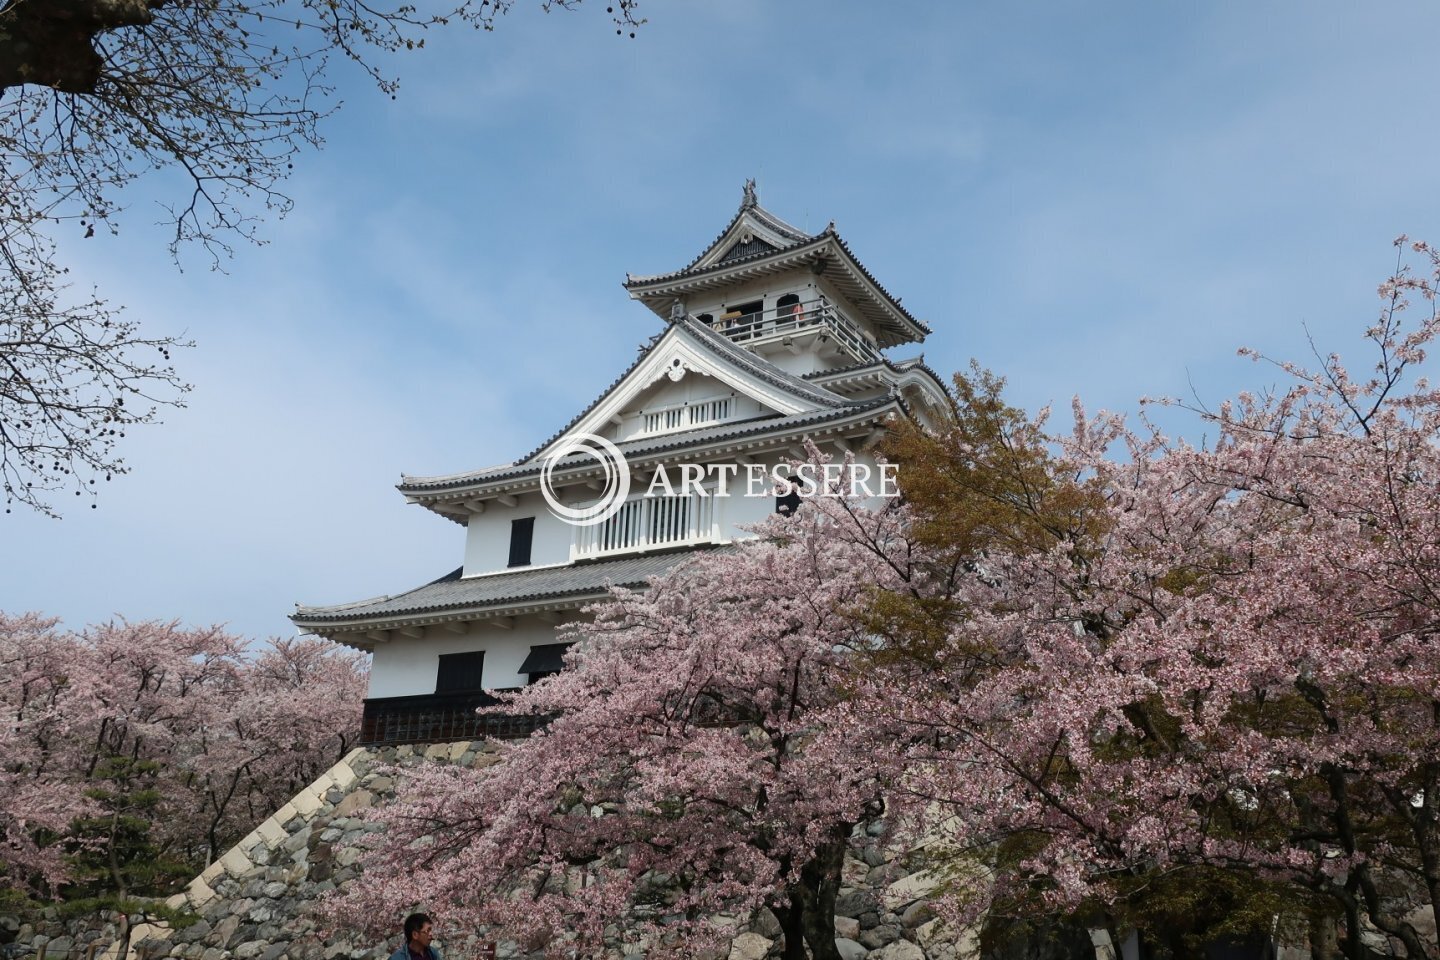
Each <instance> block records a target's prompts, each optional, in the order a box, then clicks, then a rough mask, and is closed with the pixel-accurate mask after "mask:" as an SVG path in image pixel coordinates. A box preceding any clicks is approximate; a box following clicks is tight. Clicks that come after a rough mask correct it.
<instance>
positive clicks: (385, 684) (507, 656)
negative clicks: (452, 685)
mask: <svg viewBox="0 0 1440 960" xmlns="http://www.w3.org/2000/svg"><path fill="white" fill-rule="evenodd" d="M468 626H469V630H468V631H467V632H466V633H458V634H457V633H450V632H448V631H446V630H445V629H444V628H441V627H430V628H428V629H426V631H425V635H424V636H423V637H420V638H418V639H417V638H413V637H405V636H400V635H398V634H397V635H394V637H393V639H391V640H389V641H388V642H386V643H380V644H376V645H375V659H374V661H373V662H372V664H371V667H370V694H369V696H370V697H371V698H378V697H412V696H420V695H423V694H430V693H434V692H435V678H436V673H437V671H438V670H439V666H440V659H439V658H440V655H441V654H447V653H472V652H474V651H477V650H483V651H485V674H484V681H483V682H484V685H485V688H486V689H488V690H495V689H499V688H502V687H523V686H525V684H526V683H527V682H528V681H529V677H527V676H526V675H525V674H523V673H521V672H520V665H521V664H523V663H524V662H525V657H526V656H528V655H529V653H530V648H531V647H532V646H538V645H540V644H545V643H555V642H556V640H555V626H554V625H553V624H550V623H547V622H545V621H543V620H541V619H539V618H538V617H523V616H522V617H516V618H515V620H514V624H513V626H511V627H510V628H509V629H502V628H500V627H495V626H492V625H490V624H488V623H486V622H485V621H483V620H481V621H476V622H474V623H471V624H469V625H468Z"/></svg>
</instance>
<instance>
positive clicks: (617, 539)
mask: <svg viewBox="0 0 1440 960" xmlns="http://www.w3.org/2000/svg"><path fill="white" fill-rule="evenodd" d="M719 533H720V531H719V528H718V524H717V523H716V521H715V498H714V497H713V496H699V495H697V494H694V493H689V494H686V495H684V496H678V495H677V496H669V497H661V496H657V497H647V496H644V495H639V496H634V497H630V498H629V499H628V500H626V501H625V503H624V504H622V505H621V507H620V509H619V510H618V511H616V513H615V515H614V516H613V517H610V518H608V519H607V520H605V521H604V522H603V523H597V524H593V525H591V526H588V527H576V528H575V539H574V541H573V542H572V544H571V548H570V558H571V560H580V559H585V560H589V559H591V558H593V557H604V556H609V555H611V554H617V553H634V552H637V551H641V550H649V549H654V548H660V547H664V548H671V547H683V546H689V545H693V544H701V543H714V542H715V541H716V539H717V538H718V537H719Z"/></svg>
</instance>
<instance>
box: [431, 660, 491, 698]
mask: <svg viewBox="0 0 1440 960" xmlns="http://www.w3.org/2000/svg"><path fill="white" fill-rule="evenodd" d="M484 674H485V651H484V650H477V651H476V652H474V653H442V654H440V669H439V670H437V671H436V673H435V692H436V693H469V692H470V691H473V690H483V689H485V685H484V682H483V681H484Z"/></svg>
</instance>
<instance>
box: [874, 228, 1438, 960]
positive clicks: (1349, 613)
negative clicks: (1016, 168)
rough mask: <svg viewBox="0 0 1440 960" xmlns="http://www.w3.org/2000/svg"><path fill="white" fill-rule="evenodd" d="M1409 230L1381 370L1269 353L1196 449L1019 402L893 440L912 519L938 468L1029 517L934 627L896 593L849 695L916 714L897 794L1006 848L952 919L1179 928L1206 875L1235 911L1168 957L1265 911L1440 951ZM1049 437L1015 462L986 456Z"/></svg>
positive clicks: (1424, 483)
mask: <svg viewBox="0 0 1440 960" xmlns="http://www.w3.org/2000/svg"><path fill="white" fill-rule="evenodd" d="M1410 251H1411V252H1412V253H1413V254H1417V255H1418V256H1419V257H1420V258H1421V260H1422V261H1423V263H1424V270H1423V271H1422V272H1421V273H1419V274H1416V273H1413V272H1411V270H1410V268H1408V267H1407V266H1403V265H1402V268H1401V269H1400V270H1399V272H1398V273H1397V274H1396V275H1395V276H1394V277H1393V278H1392V279H1391V280H1390V281H1389V282H1387V283H1386V284H1385V285H1384V286H1383V287H1382V288H1381V294H1382V298H1383V300H1384V308H1383V311H1382V315H1381V317H1380V319H1379V321H1378V322H1377V323H1376V324H1375V325H1374V326H1373V327H1372V328H1371V329H1370V330H1369V331H1368V334H1369V337H1370V339H1371V340H1372V341H1373V344H1374V347H1375V349H1376V351H1377V359H1376V362H1375V365H1374V368H1373V370H1372V371H1371V372H1370V373H1369V374H1368V375H1366V376H1363V377H1356V376H1354V375H1352V374H1351V373H1350V372H1349V371H1348V370H1347V368H1346V367H1345V366H1344V365H1342V363H1341V361H1340V360H1339V358H1338V357H1335V356H1330V357H1322V358H1319V361H1318V366H1317V367H1315V368H1313V369H1312V368H1309V367H1304V366H1300V365H1295V364H1290V363H1281V364H1279V367H1280V369H1281V370H1282V371H1283V372H1284V373H1285V374H1286V375H1287V376H1289V377H1290V378H1291V385H1290V386H1289V387H1288V388H1287V389H1285V390H1283V391H1278V392H1270V393H1266V394H1261V395H1251V394H1245V395H1241V396H1240V397H1238V398H1237V399H1236V400H1234V401H1232V402H1229V403H1226V404H1223V405H1221V406H1220V407H1219V408H1218V409H1215V410H1203V409H1202V410H1199V411H1198V412H1199V413H1200V415H1201V417H1202V418H1203V420H1204V422H1205V423H1206V424H1207V428H1208V430H1209V431H1210V432H1211V435H1212V437H1213V440H1211V442H1210V444H1209V445H1208V446H1206V447H1203V448H1196V447H1192V446H1189V445H1187V444H1184V443H1181V442H1177V441H1171V440H1168V439H1167V438H1165V437H1163V436H1161V435H1160V434H1159V433H1158V432H1157V431H1154V430H1144V431H1140V432H1134V431H1128V430H1126V429H1125V428H1124V427H1123V426H1122V425H1121V424H1120V423H1119V422H1118V420H1116V419H1115V418H1112V417H1107V416H1100V417H1087V416H1086V415H1085V414H1084V412H1083V411H1082V410H1080V409H1079V408H1078V406H1077V409H1076V417H1075V422H1076V426H1075V429H1074V431H1073V432H1072V433H1071V434H1070V435H1068V436H1065V437H1045V436H1044V435H1043V431H1042V429H1041V427H1040V425H1039V424H1038V423H1037V422H1035V421H1028V422H1026V421H1020V420H1016V419H1014V418H1010V419H1008V420H1007V422H1006V423H1005V424H1003V425H1002V427H1001V428H1000V429H998V430H997V431H996V433H995V437H996V438H997V439H996V441H995V442H994V443H989V444H987V443H970V444H952V445H950V446H948V447H947V446H946V445H945V444H946V442H947V439H950V440H953V438H940V439H938V440H933V441H932V443H933V445H934V446H933V447H932V450H931V454H932V455H933V456H934V458H935V459H934V462H932V463H930V464H929V465H928V466H926V464H925V461H924V460H923V458H921V459H917V460H912V461H911V462H909V463H906V464H902V469H901V477H902V478H905V477H906V476H907V474H906V470H905V467H906V466H910V467H913V468H914V469H912V470H911V472H910V474H909V476H910V478H911V479H912V480H913V479H915V478H916V475H917V473H926V472H927V471H928V474H929V478H928V479H929V481H930V482H931V483H932V484H933V485H934V486H933V488H932V489H930V490H929V491H926V490H925V489H924V488H923V486H922V487H917V488H915V491H916V495H914V496H912V506H913V507H914V509H915V510H916V511H917V513H918V514H919V517H920V519H919V520H917V523H918V524H919V525H920V526H921V527H924V526H925V525H927V524H930V525H932V526H931V528H932V529H940V530H943V529H945V527H946V524H947V523H953V522H954V521H955V517H954V516H953V514H951V513H950V512H949V508H948V506H947V502H946V501H945V500H944V499H943V498H942V497H937V496H936V495H935V494H936V493H937V492H941V491H943V490H945V489H947V485H950V486H952V487H959V488H962V489H963V490H965V491H967V492H968V494H970V495H974V496H991V495H993V493H994V492H995V490H996V489H1000V490H1001V491H1002V492H1007V496H1006V497H1005V498H1003V502H1005V503H1006V504H1008V505H1009V506H1008V508H1012V509H1014V510H1018V511H1019V512H1020V513H1022V514H1024V515H1026V516H1028V518H1029V522H1028V524H1027V526H1026V527H1025V529H1026V530H1028V531H1029V532H1030V534H1029V535H1027V536H1024V537H1014V536H1010V537H999V536H986V537H983V538H981V539H980V540H979V541H977V542H976V543H975V544H972V545H971V546H972V549H971V550H970V551H969V553H968V559H966V560H965V561H964V562H963V563H961V565H960V569H961V571H962V574H961V576H960V577H958V578H957V579H956V580H955V581H954V582H953V590H952V591H951V593H950V594H949V595H947V596H946V597H945V598H944V600H945V603H944V605H943V607H941V608H939V609H941V621H942V622H943V624H944V626H943V629H939V630H937V629H936V628H934V627H933V625H932V626H931V627H930V628H929V629H928V630H927V631H925V632H923V633H922V632H918V631H916V630H914V629H913V627H914V624H915V622H916V621H917V619H919V618H920V617H921V616H922V615H923V614H926V613H929V612H930V611H931V610H933V609H936V608H934V607H933V606H932V607H930V608H926V609H924V610H920V611H919V612H917V611H916V610H915V609H909V610H905V609H901V608H900V607H896V606H895V605H894V604H892V606H891V608H890V609H888V610H882V612H885V613H887V615H888V616H889V620H888V625H889V627H890V628H891V633H890V643H891V645H892V647H893V650H894V652H896V654H897V655H893V656H892V657H891V658H890V661H889V666H890V668H891V669H890V671H889V672H888V673H887V675H886V677H885V682H887V683H888V684H892V685H893V687H892V695H891V696H890V697H889V698H888V699H887V700H886V701H884V704H883V706H884V709H880V710H877V709H876V706H875V701H866V702H865V703H863V704H861V708H862V709H863V710H864V711H867V712H873V713H875V716H873V717H872V718H871V719H872V721H873V722H882V721H883V722H898V723H899V724H900V726H901V727H903V728H906V729H908V730H909V731H910V735H909V737H908V740H907V742H909V743H911V744H912V745H913V749H912V751H911V754H910V766H909V768H908V771H907V775H906V777H905V780H904V783H903V788H902V790H903V791H904V792H906V793H910V794H913V795H914V796H917V797H922V798H924V799H925V800H926V801H928V802H930V804H931V805H930V806H929V808H928V809H929V810H930V811H931V812H932V813H938V816H934V817H932V818H931V821H932V822H931V823H930V824H929V827H930V828H931V829H933V830H936V831H939V832H941V833H943V834H945V835H946V836H948V838H949V840H950V843H951V845H952V848H953V849H954V850H956V851H957V852H958V851H973V852H974V853H975V857H976V859H978V860H980V861H982V862H984V863H985V864H986V865H987V866H988V867H989V868H990V869H991V870H992V873H991V874H990V882H988V883H985V884H975V885H971V887H970V889H969V890H968V891H967V892H968V893H969V894H970V895H969V896H960V895H958V894H957V896H955V897H954V898H952V901H951V903H950V905H949V908H950V909H949V914H948V915H949V916H950V917H951V919H952V920H954V921H955V922H965V921H973V920H975V919H977V918H978V917H979V915H980V914H981V913H982V912H983V911H984V910H986V909H989V910H996V909H1000V910H1023V909H1026V908H1029V909H1031V910H1042V911H1043V910H1052V911H1053V910H1064V911H1073V910H1084V909H1086V908H1091V909H1098V910H1100V911H1102V915H1103V913H1106V912H1108V913H1109V914H1110V915H1111V916H1118V917H1122V918H1124V919H1125V920H1126V921H1127V922H1132V923H1140V924H1142V925H1145V924H1147V923H1148V924H1149V926H1150V928H1151V929H1152V930H1155V929H1158V928H1163V927H1165V926H1166V925H1167V924H1168V925H1170V926H1171V927H1172V929H1174V927H1175V925H1176V924H1177V922H1178V921H1180V920H1183V919H1185V918H1184V916H1183V913H1184V910H1185V908H1186V905H1187V904H1189V905H1191V906H1193V904H1194V903H1195V900H1194V898H1193V896H1191V895H1190V894H1191V893H1192V892H1193V891H1194V890H1195V889H1197V888H1203V889H1205V890H1207V891H1208V892H1209V893H1210V894H1213V895H1217V896H1218V897H1219V898H1220V900H1221V902H1222V906H1224V907H1225V908H1226V910H1225V913H1226V915H1224V916H1217V917H1215V918H1212V919H1213V920H1214V921H1215V922H1214V923H1212V924H1210V925H1209V926H1207V927H1203V928H1199V929H1196V930H1194V931H1193V932H1194V934H1195V936H1193V937H1191V938H1188V939H1186V938H1183V937H1173V938H1171V940H1170V942H1169V944H1168V945H1169V946H1170V947H1171V949H1172V950H1173V951H1174V952H1175V953H1177V954H1180V955H1184V954H1187V953H1191V952H1196V951H1198V948H1199V946H1200V941H1201V940H1203V938H1205V937H1213V936H1216V935H1240V934H1244V933H1247V932H1253V931H1255V930H1257V929H1263V930H1265V931H1266V932H1268V930H1269V929H1270V928H1271V925H1272V924H1273V922H1274V920H1275V919H1276V918H1277V917H1280V918H1281V919H1290V920H1294V921H1296V922H1297V924H1308V926H1309V934H1310V942H1311V945H1312V949H1313V950H1314V951H1315V953H1316V955H1317V957H1318V956H1326V955H1329V954H1330V952H1331V951H1333V950H1337V949H1343V952H1344V953H1345V955H1347V956H1349V957H1353V958H1359V957H1361V956H1363V955H1364V951H1365V947H1364V945H1363V943H1362V934H1363V933H1364V932H1365V931H1366V930H1367V929H1373V930H1378V931H1379V932H1381V933H1383V934H1384V935H1385V936H1387V937H1388V938H1390V940H1391V943H1392V946H1393V947H1394V948H1395V949H1396V950H1397V951H1398V952H1399V953H1401V954H1403V955H1405V956H1408V957H1411V958H1415V960H1420V958H1434V957H1435V956H1437V953H1440V950H1437V945H1436V942H1435V934H1434V930H1435V925H1434V924H1435V911H1436V909H1437V905H1440V646H1437V643H1436V624H1437V622H1440V590H1437V587H1440V549H1437V545H1440V486H1437V482H1440V447H1437V442H1436V441H1437V431H1440V393H1437V392H1436V391H1435V390H1434V389H1433V388H1432V387H1431V386H1430V385H1429V384H1428V382H1427V381H1425V380H1424V379H1423V378H1421V377H1420V376H1418V371H1419V368H1420V367H1421V365H1422V363H1423V361H1424V360H1425V352H1426V349H1427V347H1428V346H1429V344H1430V342H1431V341H1432V340H1433V339H1434V337H1435V335H1436V333H1437V331H1440V321H1437V318H1436V314H1435V311H1434V296H1435V289H1436V280H1437V278H1440V259H1437V257H1436V255H1435V253H1434V251H1432V250H1431V249H1430V248H1428V247H1426V246H1425V245H1423V244H1417V245H1414V246H1413V247H1412V248H1410ZM1412 300H1413V301H1418V302H1419V304H1420V306H1421V307H1422V308H1423V315H1422V317H1421V318H1420V319H1419V320H1418V321H1410V320H1409V317H1410V316H1411V315H1412V314H1413V313H1414V312H1415V311H1414V310H1413V309H1407V308H1412V306H1413V305H1412V303H1411V301H1412ZM972 439H973V438H972ZM913 442H914V443H915V444H922V443H923V442H924V441H921V440H915V441H913ZM1039 443H1049V444H1050V447H1049V450H1050V453H1049V454H1047V455H1045V456H1036V457H1033V458H1019V459H1015V458H1013V456H1012V459H1011V460H1010V461H1009V462H1010V464H1011V465H1012V467H1013V466H1015V465H1016V464H1020V463H1025V464H1027V466H1026V468H1025V470H1020V469H1012V470H1011V471H1010V473H1009V477H1010V478H1011V480H1013V481H1016V482H1013V483H1008V484H1001V485H999V486H998V487H997V486H996V485H994V484H992V485H991V486H990V487H989V488H984V487H983V486H982V485H981V484H980V483H979V482H978V480H977V479H976V478H977V476H980V475H982V474H984V471H980V473H979V474H977V473H976V472H975V471H974V468H975V467H976V465H977V464H979V463H983V462H987V458H989V462H995V460H996V457H995V453H996V451H1005V450H1009V451H1011V454H1013V452H1014V451H1016V450H1019V451H1027V450H1029V451H1034V450H1035V449H1037V444H1039ZM1117 449H1118V450H1120V451H1121V452H1122V453H1123V456H1119V457H1116V456H1114V452H1115V451H1116V450H1117ZM999 461H1000V462H1002V463H1003V462H1005V461H1004V458H1003V457H1000V458H999ZM1027 471H1028V472H1027ZM1026 477H1028V478H1029V479H1028V481H1027V482H1024V483H1021V482H1019V481H1020V480H1023V479H1025V478H1026ZM1016 491H1020V492H1022V493H1024V495H1023V496H1011V495H1009V494H1014V493H1016ZM1057 504H1060V505H1065V504H1069V505H1083V509H1079V510H1076V511H1069V512H1067V511H1066V510H1063V509H1062V510H1053V509H1051V508H1052V507H1055V506H1056V505H1057ZM1057 516H1069V517H1071V519H1072V521H1074V522H1059V523H1057V522H1052V521H1054V520H1055V518H1056V517H1057ZM1011 529H1012V530H1013V529H1015V528H1013V527H1012V528H1011ZM941 555H942V556H943V554H941ZM950 559H952V560H953V559H955V558H954V557H951V558H950ZM912 606H913V605H912ZM901 607H903V605H901ZM897 610H898V612H897ZM883 626H884V624H882V627H883ZM917 635H918V636H922V637H923V638H924V643H923V644H921V645H920V646H919V647H918V649H917V650H916V652H915V655H913V656H908V657H907V656H902V655H898V654H899V653H903V652H904V648H905V644H906V643H907V642H910V640H911V638H913V637H914V636H917ZM937 638H938V639H937ZM907 664H908V668H907ZM937 667H938V668H937ZM911 809H913V810H916V811H919V810H920V809H921V808H920V807H918V806H913V807H912V808H911ZM917 816H918V814H917ZM1226 897H1228V898H1229V899H1230V902H1229V903H1224V902H1223V900H1224V898H1226ZM1167 901H1168V902H1167ZM1337 919H1338V920H1340V921H1342V922H1343V929H1344V931H1345V936H1344V938H1343V943H1338V944H1337V942H1336V939H1335V937H1334V935H1333V933H1334V930H1335V923H1336V920H1337ZM1181 929H1183V928H1181ZM1290 932H1291V933H1292V934H1293V933H1295V927H1291V928H1290ZM1300 932H1301V933H1303V932H1304V927H1303V926H1301V927H1300ZM1163 939H1164V938H1163V937H1162V940H1163Z"/></svg>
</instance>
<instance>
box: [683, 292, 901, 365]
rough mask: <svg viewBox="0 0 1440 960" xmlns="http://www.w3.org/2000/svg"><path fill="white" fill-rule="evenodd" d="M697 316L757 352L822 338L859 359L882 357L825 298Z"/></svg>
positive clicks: (864, 361)
mask: <svg viewBox="0 0 1440 960" xmlns="http://www.w3.org/2000/svg"><path fill="white" fill-rule="evenodd" d="M757 302H758V301H757ZM696 319H697V320H699V321H700V322H701V323H705V324H707V325H708V326H709V327H710V329H712V330H714V331H715V332H716V333H719V334H722V335H723V336H725V337H727V338H729V339H730V340H731V341H732V342H734V343H738V344H741V345H743V346H745V347H747V348H749V349H752V350H754V351H755V352H756V353H769V352H773V351H774V350H776V349H780V348H782V347H794V346H801V345H804V344H806V343H810V342H813V341H815V340H820V341H822V342H829V343H833V344H834V345H835V347H836V348H838V349H839V350H840V351H841V352H843V353H846V354H849V355H850V357H852V358H853V359H854V360H855V361H856V362H858V363H870V362H873V361H876V360H880V359H882V357H881V354H880V351H879V350H878V349H876V347H875V344H874V343H872V342H871V341H870V339H869V338H868V337H866V336H865V334H864V333H862V332H861V330H860V328H859V327H858V326H857V325H856V324H855V322H854V321H853V320H851V319H850V318H849V317H847V316H845V315H844V314H843V313H841V312H840V310H839V308H837V307H836V306H835V305H834V304H832V303H830V302H829V301H828V300H825V299H824V298H817V299H815V300H808V301H802V302H798V303H788V304H781V305H779V306H777V307H772V308H770V309H766V310H761V311H759V312H751V313H742V312H740V311H738V310H736V311H732V312H731V313H727V314H723V315H721V316H720V317H718V318H716V317H714V316H712V315H710V314H700V315H699V316H698V317H696Z"/></svg>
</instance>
